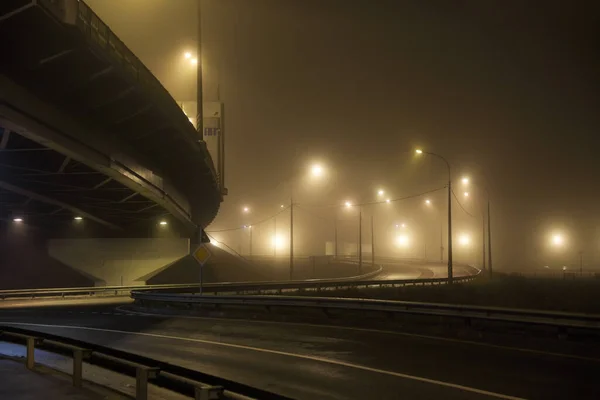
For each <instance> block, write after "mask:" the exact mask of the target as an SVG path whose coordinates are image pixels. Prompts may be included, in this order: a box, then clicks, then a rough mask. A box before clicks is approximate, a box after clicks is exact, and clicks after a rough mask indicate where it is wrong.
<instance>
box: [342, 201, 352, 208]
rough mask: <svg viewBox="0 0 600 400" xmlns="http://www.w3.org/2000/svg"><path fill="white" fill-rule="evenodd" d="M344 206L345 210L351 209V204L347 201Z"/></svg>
mask: <svg viewBox="0 0 600 400" xmlns="http://www.w3.org/2000/svg"><path fill="white" fill-rule="evenodd" d="M344 206H345V207H346V208H350V207H352V203H351V202H349V201H346V202H345V203H344Z"/></svg>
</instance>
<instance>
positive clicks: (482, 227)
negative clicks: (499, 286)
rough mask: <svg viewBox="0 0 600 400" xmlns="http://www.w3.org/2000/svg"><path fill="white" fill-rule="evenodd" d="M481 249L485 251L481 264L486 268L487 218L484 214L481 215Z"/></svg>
mask: <svg viewBox="0 0 600 400" xmlns="http://www.w3.org/2000/svg"><path fill="white" fill-rule="evenodd" d="M481 250H482V252H483V258H482V263H481V265H482V266H483V269H484V270H485V218H484V215H483V214H482V215H481Z"/></svg>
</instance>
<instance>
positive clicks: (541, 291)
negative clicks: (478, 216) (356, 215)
mask: <svg viewBox="0 0 600 400" xmlns="http://www.w3.org/2000/svg"><path fill="white" fill-rule="evenodd" d="M302 294H304V295H312V296H314V295H315V292H304V293H302ZM317 296H332V297H335V296H338V297H359V298H372V299H385V300H403V301H419V302H430V303H451V304H468V305H478V306H489V307H507V308H525V309H541V310H552V311H567V312H579V313H594V314H600V279H593V278H588V279H573V280H562V279H544V278H523V277H514V276H506V275H501V274H497V275H496V276H495V277H494V279H493V280H489V279H484V278H482V279H480V280H477V281H475V282H470V283H465V284H454V285H440V286H406V287H396V288H391V287H384V288H368V289H364V288H361V289H350V290H332V291H321V292H319V294H318V295H317Z"/></svg>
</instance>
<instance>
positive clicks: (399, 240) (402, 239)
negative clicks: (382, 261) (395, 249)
mask: <svg viewBox="0 0 600 400" xmlns="http://www.w3.org/2000/svg"><path fill="white" fill-rule="evenodd" d="M396 244H397V245H398V246H400V247H408V245H409V244H410V240H409V238H408V236H407V235H399V236H398V237H396Z"/></svg>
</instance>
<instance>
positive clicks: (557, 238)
mask: <svg viewBox="0 0 600 400" xmlns="http://www.w3.org/2000/svg"><path fill="white" fill-rule="evenodd" d="M564 243H565V240H564V238H563V237H562V235H560V234H555V235H553V236H552V244H553V245H554V246H556V247H561V246H562V245H563V244H564Z"/></svg>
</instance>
